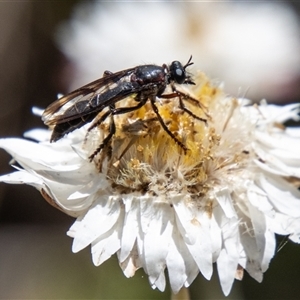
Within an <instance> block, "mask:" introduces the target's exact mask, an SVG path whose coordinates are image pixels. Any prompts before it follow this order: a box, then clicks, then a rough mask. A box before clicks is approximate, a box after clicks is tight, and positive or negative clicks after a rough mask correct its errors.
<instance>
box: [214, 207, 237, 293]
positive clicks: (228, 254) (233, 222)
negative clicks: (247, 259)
mask: <svg viewBox="0 0 300 300" xmlns="http://www.w3.org/2000/svg"><path fill="white" fill-rule="evenodd" d="M226 202H228V201H226ZM213 214H214V215H215V218H216V220H217V222H218V223H219V226H220V228H221V230H222V239H223V245H224V248H223V249H222V250H221V252H220V255H219V257H218V259H217V268H218V274H219V278H220V283H221V286H222V290H223V292H224V294H225V295H228V294H229V292H230V290H231V287H232V284H233V281H234V278H235V273H236V270H237V266H238V261H239V252H238V250H239V242H240V241H239V231H238V229H239V226H238V220H237V217H232V218H230V219H229V218H227V217H225V215H224V214H222V211H221V207H220V206H217V207H216V208H215V209H214V211H213Z"/></svg>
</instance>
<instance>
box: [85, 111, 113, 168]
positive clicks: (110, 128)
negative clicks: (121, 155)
mask: <svg viewBox="0 0 300 300" xmlns="http://www.w3.org/2000/svg"><path fill="white" fill-rule="evenodd" d="M110 110H111V107H110ZM109 113H110V117H111V121H110V125H109V133H108V135H107V136H106V137H105V138H104V140H103V142H102V143H101V144H100V145H99V147H98V148H97V149H96V150H95V151H94V152H93V153H92V154H91V155H90V156H89V160H90V162H91V161H92V160H93V159H94V157H95V156H96V155H97V154H98V153H99V152H100V151H101V150H102V149H103V148H104V147H105V146H106V145H107V144H108V142H109V141H110V139H111V138H112V137H113V135H114V134H115V133H116V124H115V120H114V118H113V115H112V114H111V111H109ZM108 115H109V114H107V116H108ZM107 116H106V117H107ZM106 117H105V118H106Z"/></svg>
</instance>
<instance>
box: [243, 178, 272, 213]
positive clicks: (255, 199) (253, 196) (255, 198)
mask: <svg viewBox="0 0 300 300" xmlns="http://www.w3.org/2000/svg"><path fill="white" fill-rule="evenodd" d="M247 198H248V200H249V201H250V203H251V204H252V205H253V206H255V207H257V208H258V209H259V210H260V211H261V212H263V213H264V214H265V215H267V216H270V217H272V216H274V215H275V211H274V207H273V206H272V205H271V203H270V202H269V200H268V197H267V195H266V193H265V192H264V191H263V190H262V189H260V188H259V187H258V186H257V185H255V184H251V185H249V187H248V190H247Z"/></svg>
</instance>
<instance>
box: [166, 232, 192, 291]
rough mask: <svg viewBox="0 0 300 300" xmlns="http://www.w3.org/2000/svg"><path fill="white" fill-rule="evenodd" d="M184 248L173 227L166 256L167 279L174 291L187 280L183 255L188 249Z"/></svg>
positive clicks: (178, 234) (179, 236)
mask: <svg viewBox="0 0 300 300" xmlns="http://www.w3.org/2000/svg"><path fill="white" fill-rule="evenodd" d="M184 248H186V246H185V244H184V243H183V240H182V237H181V235H180V233H179V231H178V230H177V229H176V227H175V228H174V231H173V239H172V240H171V243H170V246H169V253H168V256H167V267H168V273H169V280H170V285H171V288H172V291H173V292H174V293H178V292H179V290H180V289H181V288H182V286H183V285H184V283H185V282H186V280H187V275H186V269H185V261H184V255H185V254H187V253H188V250H187V249H184Z"/></svg>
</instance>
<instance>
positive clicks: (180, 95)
mask: <svg viewBox="0 0 300 300" xmlns="http://www.w3.org/2000/svg"><path fill="white" fill-rule="evenodd" d="M172 89H173V93H171V94H165V95H160V96H159V98H163V99H170V98H175V97H178V99H179V106H180V108H181V109H182V110H183V111H185V112H186V113H187V114H189V115H190V116H192V117H193V118H195V119H197V120H199V121H202V122H204V123H205V124H207V119H204V118H201V117H199V116H197V115H195V114H194V113H193V112H191V111H190V110H189V109H188V108H187V107H186V106H185V105H184V102H183V101H182V100H183V99H184V100H186V101H190V102H192V103H193V104H195V105H197V106H199V107H200V108H201V110H202V111H203V113H204V114H205V115H206V117H207V118H208V119H210V116H209V114H208V113H207V112H206V107H205V106H203V105H202V104H201V102H200V101H198V100H197V99H195V98H193V97H191V96H189V95H187V94H185V93H183V92H180V91H177V90H176V88H175V87H172Z"/></svg>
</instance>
